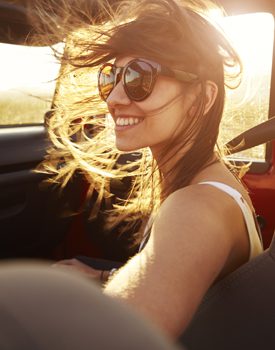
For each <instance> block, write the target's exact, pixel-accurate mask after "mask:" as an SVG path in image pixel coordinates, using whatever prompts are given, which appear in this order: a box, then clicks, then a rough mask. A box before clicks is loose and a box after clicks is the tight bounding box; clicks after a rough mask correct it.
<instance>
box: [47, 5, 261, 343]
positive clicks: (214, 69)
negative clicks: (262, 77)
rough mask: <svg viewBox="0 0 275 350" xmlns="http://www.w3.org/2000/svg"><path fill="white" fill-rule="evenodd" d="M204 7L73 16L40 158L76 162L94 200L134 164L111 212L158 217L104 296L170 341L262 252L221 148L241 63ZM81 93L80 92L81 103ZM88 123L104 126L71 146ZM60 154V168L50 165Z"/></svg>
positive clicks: (65, 172) (67, 165) (70, 167)
mask: <svg viewBox="0 0 275 350" xmlns="http://www.w3.org/2000/svg"><path fill="white" fill-rule="evenodd" d="M202 4H203V5H202ZM208 5H209V6H210V4H207V5H206V2H205V1H203V2H201V3H200V2H199V1H192V2H190V1H181V2H177V1H175V0H155V1H154V0H141V1H139V2H138V4H136V2H132V3H131V2H130V4H129V3H124V2H122V3H120V4H119V6H117V9H116V12H115V13H112V11H111V9H110V8H107V10H108V11H106V13H107V12H108V13H109V16H107V17H106V13H105V15H104V16H103V15H102V12H101V11H100V16H99V17H98V18H97V21H94V22H95V23H94V24H91V22H90V21H89V20H87V17H85V16H83V13H82V17H81V16H78V17H77V16H76V15H74V16H71V17H70V20H69V22H67V24H68V23H69V24H70V26H69V29H70V30H71V29H72V23H74V22H73V21H76V18H79V20H80V19H82V20H83V18H84V19H85V23H84V21H83V23H82V22H81V21H80V22H77V25H75V27H74V28H78V30H76V31H74V32H73V33H72V31H71V34H70V37H69V39H68V41H67V42H68V44H67V48H68V47H69V48H70V49H67V52H66V54H65V56H63V60H67V61H68V63H69V64H71V66H72V67H74V69H73V71H72V72H70V73H68V74H67V76H65V78H64V80H63V81H64V84H65V83H67V85H68V86H70V89H71V90H70V91H71V92H70V93H69V92H63V100H62V96H61V97H60V100H59V101H57V110H56V113H55V116H54V117H53V118H52V119H51V120H50V126H49V130H50V134H51V136H52V139H53V142H54V144H55V146H56V147H55V149H53V150H52V151H51V153H50V156H49V158H48V160H47V161H46V162H45V163H44V168H45V167H47V169H49V166H50V167H51V168H50V169H51V171H52V170H53V169H54V170H53V171H55V172H57V179H65V182H66V181H67V179H68V178H69V176H70V175H71V174H72V173H73V171H74V170H75V169H77V168H78V169H81V170H82V171H84V172H85V174H86V176H87V177H88V178H89V180H90V183H91V189H96V190H97V191H98V193H99V195H98V203H99V202H100V201H101V199H102V198H108V195H110V191H111V190H110V179H113V178H118V179H120V178H121V177H122V176H125V174H128V175H129V171H131V175H133V176H134V181H133V187H132V190H131V191H130V194H129V198H128V199H127V200H126V201H124V202H123V203H120V205H117V206H116V207H115V208H114V211H113V217H114V219H115V222H118V221H119V220H122V219H125V218H129V217H130V218H131V219H133V218H136V217H142V218H145V217H149V216H150V219H149V221H148V223H147V227H146V229H145V231H144V232H143V234H142V237H141V238H140V241H142V242H141V247H140V251H139V253H138V254H136V255H135V256H134V257H133V258H131V259H130V260H129V261H128V262H127V264H126V265H124V266H123V267H122V268H120V269H118V270H117V271H116V272H115V273H112V276H111V277H110V276H108V277H110V278H108V281H107V282H106V284H105V286H104V293H106V294H108V295H110V296H112V297H115V298H118V299H121V300H124V301H125V302H126V303H128V304H130V305H131V306H132V307H133V308H135V309H137V310H138V311H139V312H141V313H142V314H144V315H145V316H146V317H148V318H149V319H150V320H151V321H152V322H153V323H155V324H156V325H157V326H158V327H160V328H161V329H162V330H163V331H164V332H165V333H167V334H168V335H169V336H171V337H173V338H176V337H178V336H179V334H180V333H182V332H183V331H184V329H185V328H186V326H187V325H188V323H189V321H190V320H191V318H192V316H193V315H194V313H195V311H196V309H197V307H198V305H199V303H200V301H201V300H202V297H203V295H204V294H205V293H206V291H207V290H208V288H209V287H210V286H211V285H212V284H213V283H214V282H215V281H217V280H219V279H221V278H223V277H224V276H226V275H227V274H229V273H230V272H232V271H234V270H235V269H236V268H238V267H239V266H240V265H241V264H243V263H245V262H246V261H248V260H249V259H250V258H252V257H253V256H255V255H257V254H259V253H260V252H261V251H262V246H261V242H260V239H259V235H258V231H257V227H256V223H255V220H254V217H255V216H254V210H253V207H252V204H251V201H250V199H249V196H248V194H247V191H246V190H245V188H244V187H243V186H242V184H241V182H240V180H239V179H238V178H237V176H236V175H235V173H236V171H235V169H234V168H233V167H232V166H230V165H229V164H227V163H226V162H225V160H224V159H223V157H222V154H221V152H220V151H219V148H218V147H217V138H218V133H219V125H220V121H221V117H222V113H223V107H224V99H225V85H229V83H230V82H231V83H232V81H233V79H236V80H237V81H238V79H239V77H240V73H241V63H240V60H239V58H238V55H237V54H236V52H235V51H234V49H233V48H232V47H231V45H230V44H229V42H228V41H227V40H226V38H225V37H224V35H223V34H222V33H221V32H220V30H219V29H217V28H216V26H215V25H214V24H212V23H211V22H210V20H209V19H207V18H206V15H205V14H204V13H203V11H204V10H206V9H207V8H208ZM103 7H104V6H103ZM105 7H108V6H107V5H106V4H105ZM110 13H111V15H110ZM66 18H69V17H66ZM63 28H65V26H63ZM79 28H81V30H80V29H79ZM59 30H60V27H59ZM87 33H88V34H89V35H87ZM69 51H70V52H69ZM85 69H86V71H88V70H89V69H90V70H91V71H93V70H98V71H99V75H98V89H99V96H100V98H101V100H102V101H103V103H106V106H107V108H108V111H109V113H110V115H111V117H112V120H113V124H112V123H111V122H110V121H109V122H107V123H106V122H105V120H104V119H103V118H94V117H91V115H95V114H99V113H105V112H106V110H104V108H105V106H104V105H103V104H102V101H101V103H100V102H99V100H98V98H97V96H94V97H90V96H91V84H92V81H91V79H90V78H87V74H86V75H85V74H84V75H85V77H86V78H85V79H86V81H85V83H83V84H80V83H79V81H80V80H78V79H80V78H81V79H83V72H85ZM229 73H231V74H229ZM74 79H75V80H74ZM87 79H90V80H89V81H88V84H87ZM72 85H73V89H72ZM87 86H88V88H86V87H87ZM77 89H78V90H77ZM81 89H82V90H81ZM85 89H86V90H85ZM80 90H81V91H82V93H83V94H84V98H82V102H81V103H78V100H79V96H80V95H79V94H80ZM68 91H69V90H68ZM72 91H73V93H72ZM85 93H86V94H87V95H85ZM94 93H95V92H94ZM60 94H61V92H60ZM61 95H62V94H61ZM68 96H70V98H68ZM74 96H75V98H74ZM81 96H82V95H81ZM91 102H93V104H92V103H91ZM80 116H81V120H82V124H81V123H80V122H79V120H80V119H79V118H80ZM76 119H77V120H78V123H75V122H74V121H75V120H76ZM87 123H90V124H92V125H93V126H94V127H95V126H97V125H99V124H100V128H99V131H98V132H97V133H96V134H95V135H94V137H93V138H91V139H90V138H89V137H87V135H85V133H83V137H82V142H79V143H77V144H75V143H74V142H72V140H71V139H70V137H71V136H72V134H77V133H78V132H79V130H80V128H81V127H83V125H87ZM110 124H112V125H111V126H110ZM102 128H103V130H102ZM111 128H113V129H114V133H115V138H114V140H115V145H116V148H114V145H112V143H111V142H112V132H111V131H110V129H111ZM94 130H95V129H94ZM96 130H98V129H96ZM136 150H141V151H140V152H141V157H140V158H138V160H137V161H136V162H135V163H134V164H130V165H129V164H126V165H124V166H123V165H119V164H117V163H115V162H116V159H117V157H118V156H119V155H120V154H122V153H123V152H134V151H136ZM60 157H62V159H63V160H64V162H63V163H62V166H60V163H58V162H56V161H55V162H54V161H53V160H56V159H60ZM115 164H116V166H114V165H115ZM126 170H128V173H125V171H126ZM58 265H67V266H68V265H69V266H71V267H73V268H76V269H80V270H84V271H85V272H87V273H88V274H90V275H91V276H93V277H95V278H100V276H101V277H102V275H103V274H105V272H101V271H98V270H93V269H91V268H89V267H86V266H85V265H83V264H81V263H80V262H77V261H76V260H72V261H69V262H68V261H65V262H64V261H63V262H60V263H59V264H58ZM112 272H113V271H112Z"/></svg>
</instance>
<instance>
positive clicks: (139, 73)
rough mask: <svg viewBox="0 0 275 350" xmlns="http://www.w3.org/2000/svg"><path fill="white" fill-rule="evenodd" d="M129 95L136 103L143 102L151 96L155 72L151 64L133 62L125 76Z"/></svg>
mask: <svg viewBox="0 0 275 350" xmlns="http://www.w3.org/2000/svg"><path fill="white" fill-rule="evenodd" d="M124 85H125V89H126V92H127V95H128V96H129V97H130V98H131V99H132V100H134V101H142V100H144V99H145V98H146V97H147V96H149V95H150V93H151V91H152V85H153V72H152V67H151V66H150V64H148V63H146V62H141V61H133V62H132V63H130V64H129V66H128V67H127V70H126V72H125V75H124Z"/></svg>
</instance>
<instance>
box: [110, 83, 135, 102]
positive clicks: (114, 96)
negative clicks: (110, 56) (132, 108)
mask: <svg viewBox="0 0 275 350" xmlns="http://www.w3.org/2000/svg"><path fill="white" fill-rule="evenodd" d="M106 102H107V105H108V107H109V108H114V107H116V106H118V105H124V106H127V105H129V104H130V103H131V100H130V99H129V97H128V96H127V94H126V92H125V90H124V87H123V84H122V81H120V82H119V83H118V84H117V85H116V86H115V87H114V88H113V90H112V92H111V93H110V95H109V96H108V98H107V100H106Z"/></svg>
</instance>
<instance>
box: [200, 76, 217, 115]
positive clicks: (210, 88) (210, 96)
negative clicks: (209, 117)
mask: <svg viewBox="0 0 275 350" xmlns="http://www.w3.org/2000/svg"><path fill="white" fill-rule="evenodd" d="M217 94H218V86H217V85H216V84H215V83H214V82H213V81H211V80H207V81H206V83H205V96H206V103H205V109H204V113H203V114H204V115H205V114H206V113H208V112H209V110H210V108H211V107H212V106H213V104H214V103H215V101H216V98H217Z"/></svg>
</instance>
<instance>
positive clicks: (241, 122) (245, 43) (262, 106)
mask: <svg viewBox="0 0 275 350" xmlns="http://www.w3.org/2000/svg"><path fill="white" fill-rule="evenodd" d="M221 25H222V27H223V29H224V30H225V32H226V33H227V34H228V36H229V38H230V39H231V41H232V43H233V45H234V47H235V48H236V49H237V51H238V53H239V55H240V57H241V59H242V62H243V78H242V83H241V85H240V86H239V87H238V88H237V89H236V90H229V89H227V91H226V93H227V102H226V106H225V116H224V118H223V122H222V125H221V140H222V142H223V143H225V142H228V141H230V140H231V139H233V138H234V137H236V136H237V135H238V134H240V133H242V132H243V131H245V130H247V129H249V128H251V127H253V126H255V125H257V124H259V123H261V122H263V121H265V120H266V119H268V117H269V99H270V86H271V71H272V57H273V42H274V19H273V16H272V15H271V14H268V13H254V14H246V15H238V16H234V17H228V18H226V19H224V20H223V23H222V24H221ZM235 157H237V158H241V159H248V160H250V161H253V160H257V161H264V160H265V145H261V146H258V147H254V148H252V149H249V150H247V151H243V152H240V153H238V154H236V155H234V158H235Z"/></svg>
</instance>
